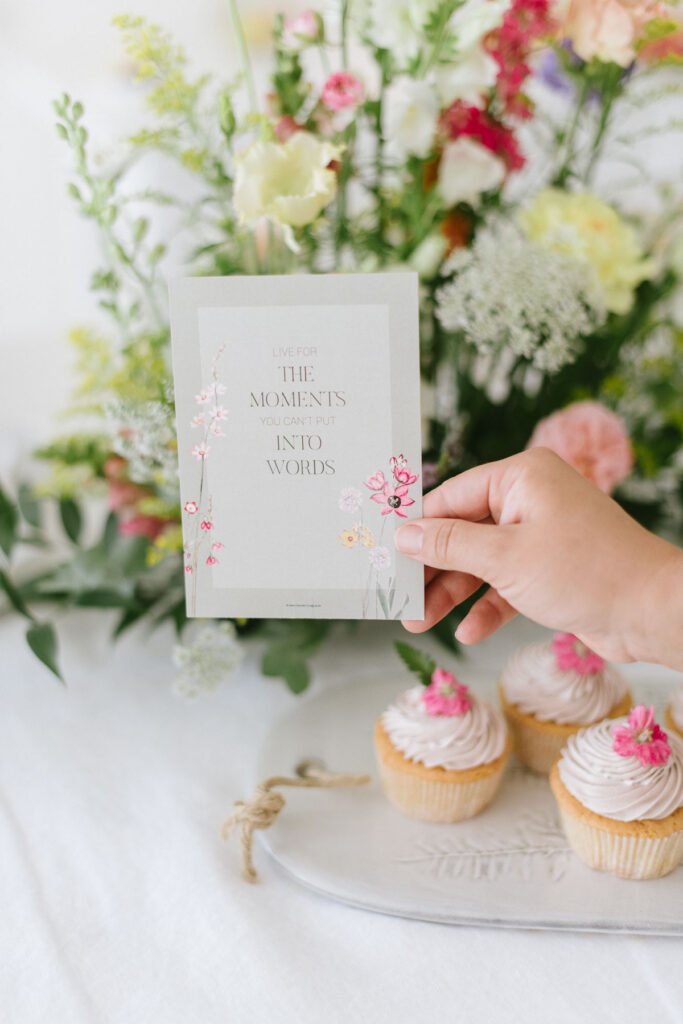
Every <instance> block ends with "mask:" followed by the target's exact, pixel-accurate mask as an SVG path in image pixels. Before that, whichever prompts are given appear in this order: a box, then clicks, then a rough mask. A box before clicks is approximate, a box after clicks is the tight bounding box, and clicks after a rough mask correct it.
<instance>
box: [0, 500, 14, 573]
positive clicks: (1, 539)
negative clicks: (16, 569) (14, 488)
mask: <svg viewBox="0 0 683 1024" xmlns="http://www.w3.org/2000/svg"><path fill="white" fill-rule="evenodd" d="M18 526H19V511H18V509H17V506H16V505H15V504H14V502H13V501H11V499H10V498H9V497H8V496H7V494H6V493H5V492H4V491H3V490H2V489H1V488H0V548H2V550H3V551H4V552H5V555H6V556H7V558H9V557H10V555H11V554H12V549H13V548H14V545H15V544H16V542H17V528H18Z"/></svg>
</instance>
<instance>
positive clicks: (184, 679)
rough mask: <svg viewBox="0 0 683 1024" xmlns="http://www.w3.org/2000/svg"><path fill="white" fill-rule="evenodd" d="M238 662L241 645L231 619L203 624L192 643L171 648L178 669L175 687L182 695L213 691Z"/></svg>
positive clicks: (188, 695) (192, 695) (240, 654)
mask: <svg viewBox="0 0 683 1024" xmlns="http://www.w3.org/2000/svg"><path fill="white" fill-rule="evenodd" d="M241 661H242V647H241V645H240V642H239V640H238V639H237V632H236V630H235V627H234V625H233V624H232V622H221V623H219V624H215V623H214V624H212V625H208V626H205V627H204V628H203V629H202V630H201V631H200V632H199V633H198V635H197V636H196V638H195V639H194V640H193V642H192V643H191V644H176V645H175V647H174V648H173V662H174V664H175V666H176V668H177V669H179V672H180V674H179V676H178V679H177V680H176V683H175V690H176V692H178V693H181V694H182V695H183V696H185V697H198V696H199V694H200V693H202V691H204V692H207V691H209V690H215V689H216V688H217V687H218V686H219V685H220V684H221V683H222V682H223V680H224V679H225V678H226V677H227V676H228V675H230V674H231V673H232V672H234V671H235V669H236V668H238V667H239V665H240V662H241Z"/></svg>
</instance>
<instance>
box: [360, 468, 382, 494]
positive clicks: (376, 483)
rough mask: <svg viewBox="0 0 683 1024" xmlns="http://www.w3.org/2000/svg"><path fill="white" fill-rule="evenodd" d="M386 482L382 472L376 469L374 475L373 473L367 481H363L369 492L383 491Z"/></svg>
mask: <svg viewBox="0 0 683 1024" xmlns="http://www.w3.org/2000/svg"><path fill="white" fill-rule="evenodd" d="M386 482H387V481H386V478H385V476H384V473H383V472H382V470H381V469H378V470H377V472H376V473H373V474H372V476H369V477H368V478H367V480H366V481H365V486H366V487H367V488H368V490H370V491H381V490H383V489H384V485H385V484H386Z"/></svg>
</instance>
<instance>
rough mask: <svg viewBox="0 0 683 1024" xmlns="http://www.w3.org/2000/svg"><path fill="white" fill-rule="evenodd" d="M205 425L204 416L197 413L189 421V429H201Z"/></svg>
mask: <svg viewBox="0 0 683 1024" xmlns="http://www.w3.org/2000/svg"><path fill="white" fill-rule="evenodd" d="M205 423H206V417H205V416H204V414H203V413H198V414H197V415H196V416H193V417H192V419H191V420H190V426H191V427H203V426H204V424H205Z"/></svg>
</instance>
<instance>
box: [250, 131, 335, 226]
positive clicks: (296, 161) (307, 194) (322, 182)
mask: <svg viewBox="0 0 683 1024" xmlns="http://www.w3.org/2000/svg"><path fill="white" fill-rule="evenodd" d="M340 153H341V150H340V148H339V147H338V146H333V145H332V144H331V143H329V142H320V141H319V140H318V139H316V137H315V136H314V135H311V133H310V132H303V131H302V132H295V133H294V135H292V136H291V137H290V138H289V139H288V140H287V141H286V142H264V141H261V142H255V143H253V145H251V146H250V147H249V148H248V149H247V150H246V151H245V152H244V153H242V154H240V155H239V156H238V157H237V160H236V165H237V166H236V173H235V209H236V210H237V213H238V214H239V218H240V221H241V222H242V223H243V224H254V223H255V222H256V221H257V220H259V219H260V218H261V217H269V218H270V219H271V220H273V221H276V222H277V223H278V224H281V225H282V226H283V227H284V228H290V229H291V228H300V227H304V225H306V224H311V223H312V222H313V221H314V220H315V219H316V217H317V216H318V214H319V213H321V211H322V210H324V208H325V207H326V206H327V205H328V204H329V203H331V202H332V200H333V199H334V197H335V196H336V194H337V175H336V173H335V172H334V171H333V170H331V169H330V167H329V165H330V163H332V161H333V160H337V159H338V158H339V156H340Z"/></svg>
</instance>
